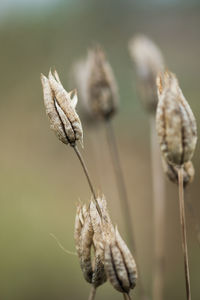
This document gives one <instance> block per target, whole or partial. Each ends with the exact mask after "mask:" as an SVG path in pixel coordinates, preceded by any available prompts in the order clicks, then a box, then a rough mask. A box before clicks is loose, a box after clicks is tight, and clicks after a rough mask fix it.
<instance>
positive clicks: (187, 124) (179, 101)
mask: <svg viewBox="0 0 200 300" xmlns="http://www.w3.org/2000/svg"><path fill="white" fill-rule="evenodd" d="M157 87H158V98H159V102H158V107H157V113H156V127H157V133H158V138H159V142H160V148H161V151H162V154H163V156H164V158H165V159H166V161H167V163H169V164H172V165H174V166H175V167H176V168H177V170H178V183H179V208H180V221H181V232H182V248H183V255H184V266H185V280H186V292H187V299H188V300H191V290H190V274H189V264H188V250H187V238H186V221H185V209H184V189H183V184H184V164H185V163H188V162H189V161H190V160H191V158H192V156H193V154H194V150H195V147H196V142H197V128H196V121H195V118H194V115H193V112H192V110H191V108H190V106H189V104H188V102H187V101H186V99H185V97H184V96H183V93H182V91H181V89H180V87H179V83H178V80H177V78H176V76H175V75H174V74H172V73H170V72H165V73H161V74H160V75H159V76H158V78H157Z"/></svg>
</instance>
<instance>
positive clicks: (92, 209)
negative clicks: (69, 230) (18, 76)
mask: <svg viewBox="0 0 200 300" xmlns="http://www.w3.org/2000/svg"><path fill="white" fill-rule="evenodd" d="M97 201H98V204H99V207H100V209H101V215H99V213H98V211H97V208H96V205H95V204H94V202H93V201H91V202H90V205H89V208H88V209H87V208H86V206H85V205H83V206H80V205H79V206H78V208H77V214H76V220H75V233H74V238H75V244H76V249H77V253H78V256H79V259H80V265H81V269H82V272H83V275H84V278H85V279H86V281H87V282H89V283H91V284H92V286H93V288H92V290H91V299H94V296H93V295H94V294H95V290H96V288H97V287H98V286H99V285H101V284H103V283H104V282H105V281H106V279H107V278H108V279H109V281H110V282H111V284H112V286H113V287H114V288H115V289H116V290H118V291H119V292H121V293H123V294H126V295H129V292H130V289H133V288H134V287H135V285H136V280H137V269H136V264H135V261H134V259H133V257H132V255H131V253H130V251H129V249H128V247H127V246H126V244H125V242H124V241H123V240H122V238H121V236H120V234H119V232H118V230H117V228H115V229H114V227H113V225H112V222H111V219H110V216H109V214H108V210H107V203H106V200H105V198H104V197H102V198H98V199H97ZM92 248H93V250H94V264H92V258H91V249H92ZM92 297H93V298H92Z"/></svg>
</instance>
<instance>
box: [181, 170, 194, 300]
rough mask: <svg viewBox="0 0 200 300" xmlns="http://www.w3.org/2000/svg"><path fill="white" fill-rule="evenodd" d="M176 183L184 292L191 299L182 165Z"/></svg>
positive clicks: (188, 299)
mask: <svg viewBox="0 0 200 300" xmlns="http://www.w3.org/2000/svg"><path fill="white" fill-rule="evenodd" d="M178 183H179V209H180V223H181V236H182V249H183V257H184V269H185V284H186V294H187V300H191V290H190V272H189V263H188V249H187V236H186V219H185V207H184V188H183V168H182V167H181V168H179V170H178Z"/></svg>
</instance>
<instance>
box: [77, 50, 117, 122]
mask: <svg viewBox="0 0 200 300" xmlns="http://www.w3.org/2000/svg"><path fill="white" fill-rule="evenodd" d="M74 73H75V80H76V82H77V85H78V88H79V92H80V95H81V98H82V100H83V104H84V105H83V107H84V108H85V111H86V113H87V114H88V115H89V116H90V117H91V118H92V119H97V118H98V119H102V118H103V119H109V118H111V117H112V116H113V114H114V113H115V112H116V110H117V107H118V93H117V85H116V82H115V78H114V75H113V71H112V69H111V66H110V64H109V63H108V61H107V60H106V58H105V54H104V52H103V51H102V49H100V48H99V47H96V48H94V49H92V50H90V51H89V52H88V57H87V59H86V61H82V62H80V63H78V64H77V65H76V66H75V72H74Z"/></svg>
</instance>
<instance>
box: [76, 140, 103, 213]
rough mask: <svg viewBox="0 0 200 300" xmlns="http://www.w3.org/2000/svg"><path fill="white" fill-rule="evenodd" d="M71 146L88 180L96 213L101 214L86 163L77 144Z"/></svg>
mask: <svg viewBox="0 0 200 300" xmlns="http://www.w3.org/2000/svg"><path fill="white" fill-rule="evenodd" d="M72 147H73V149H74V151H75V153H76V155H77V157H78V159H79V161H80V163H81V166H82V168H83V171H84V174H85V176H86V178H87V181H88V184H89V187H90V190H91V192H92V195H93V197H94V200H95V203H96V208H97V210H98V213H99V215H100V216H102V214H101V209H100V207H99V204H98V202H97V196H96V193H95V190H94V186H93V184H92V181H91V179H90V175H89V172H88V169H87V167H86V164H85V162H84V159H83V157H82V155H81V153H80V152H79V150H78V148H77V146H76V145H73V146H72Z"/></svg>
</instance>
